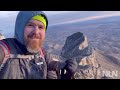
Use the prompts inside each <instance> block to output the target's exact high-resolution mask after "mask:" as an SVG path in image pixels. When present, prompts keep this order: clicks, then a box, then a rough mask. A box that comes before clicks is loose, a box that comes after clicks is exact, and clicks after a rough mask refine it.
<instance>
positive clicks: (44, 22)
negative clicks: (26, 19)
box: [32, 15, 46, 27]
mask: <svg viewBox="0 0 120 90" xmlns="http://www.w3.org/2000/svg"><path fill="white" fill-rule="evenodd" d="M32 19H34V20H38V21H41V22H42V23H43V24H44V25H45V27H46V19H45V18H44V17H43V16H42V15H35V16H33V17H32Z"/></svg>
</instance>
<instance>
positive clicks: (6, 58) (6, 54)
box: [0, 41, 10, 69]
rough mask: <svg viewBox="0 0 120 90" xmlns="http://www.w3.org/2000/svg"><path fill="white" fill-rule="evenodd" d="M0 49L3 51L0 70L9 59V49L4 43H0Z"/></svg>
mask: <svg viewBox="0 0 120 90" xmlns="http://www.w3.org/2000/svg"><path fill="white" fill-rule="evenodd" d="M0 47H1V48H2V49H3V52H4V59H3V61H2V63H1V66H0V69H1V68H2V67H3V66H4V64H5V63H6V61H7V60H8V58H9V57H10V49H9V47H8V45H7V44H6V43H5V42H4V41H0Z"/></svg>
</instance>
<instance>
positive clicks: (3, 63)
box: [0, 41, 45, 71]
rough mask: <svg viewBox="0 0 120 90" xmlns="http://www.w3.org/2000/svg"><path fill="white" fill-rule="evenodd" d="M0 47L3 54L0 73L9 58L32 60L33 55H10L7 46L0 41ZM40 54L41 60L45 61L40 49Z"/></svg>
mask: <svg viewBox="0 0 120 90" xmlns="http://www.w3.org/2000/svg"><path fill="white" fill-rule="evenodd" d="M0 47H1V48H2V50H3V52H4V59H3V61H2V63H1V65H0V71H1V70H2V69H3V68H4V65H5V63H6V62H7V60H9V58H29V59H32V58H33V55H19V54H17V55H14V54H11V53H10V48H9V46H8V45H7V44H6V43H5V42H3V41H0ZM40 53H41V56H42V58H43V59H45V58H44V57H45V52H44V50H43V49H42V48H41V49H40Z"/></svg>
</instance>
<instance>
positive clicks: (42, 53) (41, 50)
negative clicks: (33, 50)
mask: <svg viewBox="0 0 120 90" xmlns="http://www.w3.org/2000/svg"><path fill="white" fill-rule="evenodd" d="M40 54H41V56H42V57H45V51H44V49H43V48H41V49H40Z"/></svg>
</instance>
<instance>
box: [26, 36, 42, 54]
mask: <svg viewBox="0 0 120 90" xmlns="http://www.w3.org/2000/svg"><path fill="white" fill-rule="evenodd" d="M42 42H43V40H42V39H41V37H39V36H36V35H31V36H28V39H27V40H26V48H27V51H28V52H30V53H38V52H40V48H41V46H42Z"/></svg>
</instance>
